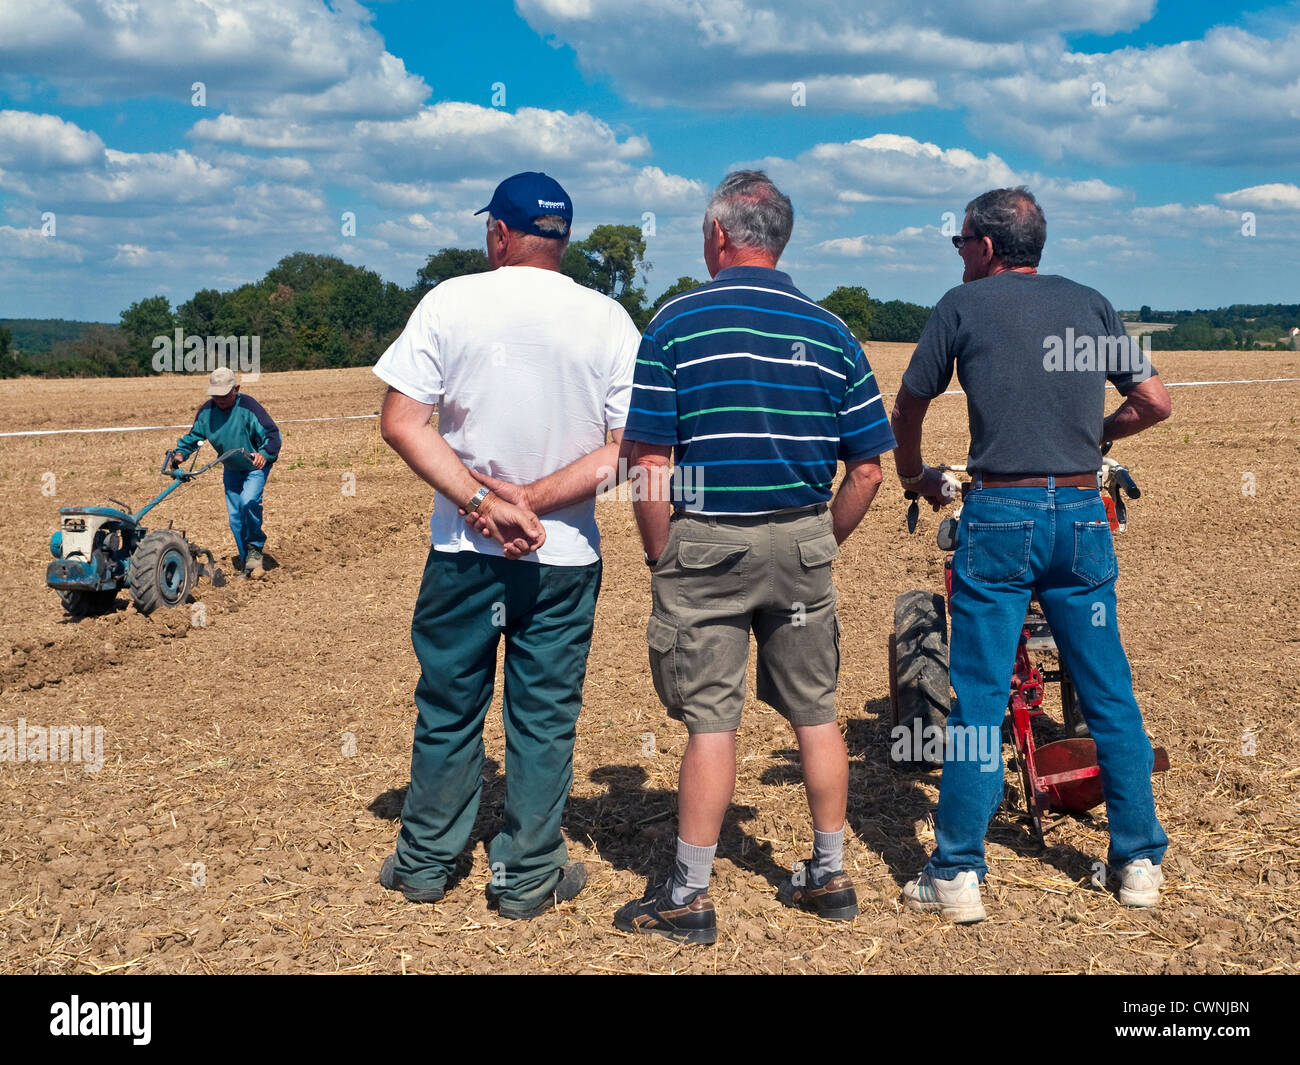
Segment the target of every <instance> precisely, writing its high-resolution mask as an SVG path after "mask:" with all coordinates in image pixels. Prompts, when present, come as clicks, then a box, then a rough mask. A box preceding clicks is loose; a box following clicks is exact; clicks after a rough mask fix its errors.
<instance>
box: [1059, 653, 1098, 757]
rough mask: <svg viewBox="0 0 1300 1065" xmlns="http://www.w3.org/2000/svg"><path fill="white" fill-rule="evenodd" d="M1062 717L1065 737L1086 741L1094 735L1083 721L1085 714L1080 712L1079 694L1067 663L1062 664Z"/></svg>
mask: <svg viewBox="0 0 1300 1065" xmlns="http://www.w3.org/2000/svg"><path fill="white" fill-rule="evenodd" d="M1061 716H1062V718H1063V720H1064V724H1065V735H1066V738H1068V739H1086V738H1087V737H1089V736H1091V735H1092V732H1091V731H1089V729H1088V724H1087V722H1085V721H1084V720H1083V713H1082V712H1081V711H1080V710H1079V692H1078V689H1077V688H1075V686H1074V679H1073V678H1072V677H1071V676H1070V671H1069V670H1068V669H1066V668H1065V663H1064V662H1062V663H1061Z"/></svg>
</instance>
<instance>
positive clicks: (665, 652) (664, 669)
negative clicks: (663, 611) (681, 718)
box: [645, 614, 682, 710]
mask: <svg viewBox="0 0 1300 1065" xmlns="http://www.w3.org/2000/svg"><path fill="white" fill-rule="evenodd" d="M645 638H646V643H647V644H648V645H649V647H650V677H651V679H652V680H653V681H654V685H655V694H656V695H658V696H659V701H660V702H661V703H663V704H664V706H665V707H666V708H667V709H669V710H680V709H681V707H682V689H681V685H680V684H678V683H677V629H676V628H674V627H673V626H672V625H669V624H668V622H666V621H664V620H663V619H662V618H657V617H655V616H654V615H653V614H651V615H650V622H649V624H648V625H647V626H646V633H645Z"/></svg>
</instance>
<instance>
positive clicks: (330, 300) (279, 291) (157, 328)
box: [0, 225, 930, 377]
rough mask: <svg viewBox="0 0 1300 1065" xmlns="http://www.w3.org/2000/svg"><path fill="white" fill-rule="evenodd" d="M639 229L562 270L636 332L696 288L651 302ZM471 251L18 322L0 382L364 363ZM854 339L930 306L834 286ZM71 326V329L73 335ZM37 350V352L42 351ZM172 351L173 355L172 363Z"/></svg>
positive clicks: (285, 267)
mask: <svg viewBox="0 0 1300 1065" xmlns="http://www.w3.org/2000/svg"><path fill="white" fill-rule="evenodd" d="M645 256H646V242H645V237H644V235H643V234H642V232H641V229H640V228H639V227H637V226H627V225H624V226H620V225H601V226H597V227H596V228H595V229H594V230H592V232H591V235H590V236H588V237H587V238H586V239H585V240H580V241H573V242H571V243H570V245H569V247H568V249H567V250H566V251H565V255H564V260H563V262H562V264H561V269H562V270H563V271H564V273H565V274H567V275H568V276H569V277H571V278H573V280H575V281H576V282H578V283H579V284H581V285H585V286H587V287H588V288H592V289H595V290H596V291H598V292H602V293H604V294H605V295H607V296H609V297H610V298H611V299H614V300H617V301H618V303H620V304H621V305H622V306H623V307H624V308H625V309H626V310H627V312H628V314H629V315H630V316H631V318H632V320H633V321H634V322H635V323H636V325H637V328H639V329H644V328H645V326H646V325H647V324H648V323H649V321H650V319H651V318H652V317H653V316H654V314H655V312H656V311H657V310H658V309H659V307H660V305H662V304H663V303H664V301H666V300H669V299H671V298H673V297H674V296H677V295H680V294H681V293H682V292H686V291H689V290H690V289H692V288H695V287H697V286H699V285H700V284H702V282H701V281H698V280H696V279H695V278H692V277H679V278H678V279H677V280H676V281H674V282H673V283H672V284H671V285H669V286H668V288H667V289H666V290H665V291H664V292H663V293H662V294H661V295H660V296H659V297H658V298H657V299H655V300H654V301H653V302H648V301H647V298H646V291H645V288H644V286H643V285H642V284H639V283H638V281H639V279H642V278H644V276H645V274H646V272H647V271H648V270H649V269H650V267H651V264H650V263H649V262H647V261H646V258H645ZM488 268H489V267H488V260H487V255H486V254H485V253H484V252H483V251H481V250H479V249H475V248H443V249H441V250H440V251H437V252H435V253H433V254H432V255H430V256H429V258H428V260H427V261H426V262H425V264H424V265H423V266H422V267H420V269H419V270H418V271H416V278H415V283H414V284H413V285H411V286H410V287H409V288H402V287H401V286H400V285H397V284H395V283H394V282H391V281H384V280H383V279H382V278H381V277H380V276H379V275H378V274H377V273H375V272H374V271H373V270H367V269H365V268H364V267H360V266H353V265H351V264H350V263H346V262H344V261H343V260H342V259H339V258H337V257H335V256H332V255H315V254H311V253H308V252H294V253H293V254H292V255H287V256H285V258H283V259H281V260H280V261H279V262H278V263H277V264H276V265H275V266H274V267H272V268H271V270H269V271H268V272H267V274H266V276H265V277H263V278H262V279H261V280H260V281H254V282H250V283H248V284H245V285H241V286H239V287H238V288H235V289H232V290H230V291H228V292H221V291H219V290H217V289H214V288H207V289H201V290H199V291H198V292H196V293H194V295H193V296H192V297H190V299H188V300H186V301H185V302H184V303H181V304H179V305H177V306H175V307H173V306H172V304H171V302H170V300H169V299H168V298H167V297H166V296H161V295H158V296H149V297H146V298H144V299H141V300H137V301H136V302H135V303H132V304H131V305H130V306H129V307H127V308H126V309H125V310H124V311H122V313H121V316H120V319H119V321H118V323H117V324H116V325H108V324H99V323H71V322H31V321H26V320H21V321H15V322H14V323H13V324H14V328H15V329H20V330H21V331H20V336H21V337H22V338H23V339H24V340H27V342H28V345H30V346H29V347H28V348H27V350H24V347H23V345H21V344H15V343H14V339H13V336H12V335H11V332H10V331H9V330H6V329H4V328H0V377H14V376H18V375H20V374H36V375H40V376H58V377H135V376H143V375H147V374H150V373H153V372H156V369H157V363H156V358H157V357H158V356H159V352H160V349H161V348H162V347H163V346H164V345H163V343H162V340H163V339H165V340H166V342H167V343H166V345H165V347H166V349H167V350H168V352H170V350H171V347H172V340H173V338H174V337H176V336H177V335H179V336H180V337H182V338H184V337H204V338H206V337H258V338H259V351H258V354H259V358H260V360H261V369H262V370H263V371H265V372H273V371H277V370H313V369H326V368H333V367H343V366H368V365H373V364H374V362H375V361H376V360H377V359H378V358H379V356H380V355H381V354H382V353H383V352H384V350H385V349H386V348H387V347H388V345H389V344H390V343H392V341H393V339H394V338H395V337H396V336H397V334H398V333H399V332H401V330H402V327H403V326H404V325H405V324H406V320H407V318H409V317H410V314H411V312H412V311H413V310H414V309H415V305H416V304H417V303H419V301H420V300H421V299H422V298H423V297H424V295H425V294H426V293H427V292H429V290H430V289H432V288H433V287H434V286H436V285H438V284H441V283H442V282H443V281H446V280H447V279H448V278H452V277H459V276H461V275H464V274H473V273H479V272H482V271H485V270H487V269H488ZM821 304H822V306H824V307H826V308H827V309H828V310H830V311H832V312H833V313H835V314H837V315H839V316H840V317H841V318H842V319H843V320H844V321H845V323H846V324H847V325H848V326H849V328H850V329H851V330H852V331H853V335H854V336H855V337H856V338H857V339H858V340H859V341H865V340H895V341H915V340H917V339H918V338H919V336H920V333H921V329H922V327H923V326H924V325H925V321H926V319H927V318H928V317H929V313H930V312H929V308H927V307H923V306H920V305H918V304H914V303H906V302H904V301H901V300H890V301H888V302H883V303H882V302H880V301H878V300H874V299H872V298H871V296H870V295H869V294H868V292H867V290H866V289H865V288H861V287H859V286H841V287H840V288H837V289H835V291H833V292H831V293H830V294H829V295H828V296H827V297H826V298H825V299H823V300H822V301H821ZM74 326H75V327H77V328H76V329H72V328H71V327H74ZM41 349H44V350H41ZM180 354H181V353H180V351H179V350H177V351H176V357H177V358H179V357H180Z"/></svg>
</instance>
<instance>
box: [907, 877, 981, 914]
mask: <svg viewBox="0 0 1300 1065" xmlns="http://www.w3.org/2000/svg"><path fill="white" fill-rule="evenodd" d="M903 904H904V905H905V906H907V908H908V909H909V910H916V911H917V912H919V913H940V914H943V916H944V917H946V918H947V919H948V920H949V921H952V922H953V923H954V924H974V923H975V922H976V921H982V920H984V918H985V917H987V916H988V914H987V913H985V912H984V903H983V902H982V901H981V900H980V881H979V877H978V876H977V875H976V874H975V870H974V869H968V870H967V871H966V872H964V873H958V874H957V875H956V876H955V877H953V878H952V879H951V880H940V879H939V878H938V877H935V876H931V875H930V874H929V873H922V874H921V875H920V876H918V877H917V878H916V879H915V880H909V881H908V882H907V884H906V885H904V887H903Z"/></svg>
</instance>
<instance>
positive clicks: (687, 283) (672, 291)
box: [650, 277, 704, 318]
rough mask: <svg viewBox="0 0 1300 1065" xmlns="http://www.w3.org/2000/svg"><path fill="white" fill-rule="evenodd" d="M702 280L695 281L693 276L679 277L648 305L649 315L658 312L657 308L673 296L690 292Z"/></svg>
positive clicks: (699, 284)
mask: <svg viewBox="0 0 1300 1065" xmlns="http://www.w3.org/2000/svg"><path fill="white" fill-rule="evenodd" d="M703 284H704V282H703V281H696V280H695V278H693V277H679V278H678V279H677V280H676V281H674V282H673V283H672V284H671V285H669V286H668V287H667V288H666V289H664V290H663V292H662V293H660V295H659V298H658V299H656V300H655V301H654V303H653V304H651V306H650V317H651V318H653V317H654V316H655V315H656V314H658V313H659V308H660V307H662V306H663V305H664V304H665V303H667V302H668V301H669V300H670V299H672V298H673V297H674V296H680V295H681V294H682V293H683V292H690V291H691V289H693V288H699V287H700V286H701V285H703Z"/></svg>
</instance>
